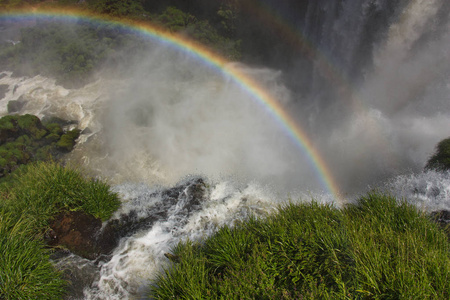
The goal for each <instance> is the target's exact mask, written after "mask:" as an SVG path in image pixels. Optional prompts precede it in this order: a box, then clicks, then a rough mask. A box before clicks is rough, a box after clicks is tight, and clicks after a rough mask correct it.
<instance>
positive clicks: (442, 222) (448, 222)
mask: <svg viewBox="0 0 450 300" xmlns="http://www.w3.org/2000/svg"><path fill="white" fill-rule="evenodd" d="M430 216H431V219H432V220H433V221H434V222H436V223H437V224H438V225H439V226H440V227H441V228H442V229H443V230H444V231H445V233H447V236H448V238H449V239H450V211H448V210H439V211H433V212H432V213H431V214H430Z"/></svg>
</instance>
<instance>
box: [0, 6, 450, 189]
mask: <svg viewBox="0 0 450 300" xmlns="http://www.w3.org/2000/svg"><path fill="white" fill-rule="evenodd" d="M306 7H307V11H306V12H305V13H304V16H303V17H302V18H303V19H301V20H300V19H299V21H298V25H299V26H304V28H300V29H299V39H300V38H301V36H302V35H304V36H305V38H307V39H308V40H310V41H312V42H314V48H315V51H316V52H317V53H316V55H313V56H311V55H305V53H303V52H302V51H300V50H298V51H297V52H296V49H290V51H289V53H290V55H288V56H285V57H283V60H284V61H283V62H282V63H281V62H280V63H279V64H278V65H277V63H276V62H275V63H274V61H271V63H270V65H271V67H270V68H269V67H267V66H266V65H265V64H264V62H259V63H257V64H254V65H245V64H242V63H240V64H239V63H235V62H230V63H229V65H228V66H225V67H224V68H225V69H226V68H227V67H233V68H239V69H240V71H242V72H244V73H245V74H246V75H247V76H249V77H251V78H253V79H254V80H255V81H256V82H258V84H259V85H260V86H261V87H263V88H264V89H265V90H266V91H267V92H268V93H270V95H271V96H272V97H273V98H274V99H276V101H278V102H279V103H280V104H281V105H282V106H283V107H284V109H285V110H286V111H288V112H289V113H290V115H291V116H292V117H293V118H294V119H295V120H296V123H297V125H298V126H300V127H301V128H302V129H303V130H304V131H305V133H306V134H307V136H308V138H309V139H310V140H311V142H312V144H313V145H314V147H315V148H316V150H317V152H318V153H319V154H320V155H321V157H322V158H323V159H324V161H325V163H326V164H327V166H328V168H329V169H330V172H331V174H332V175H333V177H334V179H335V181H336V182H337V184H338V186H339V187H340V189H341V191H342V192H343V194H353V193H358V192H364V191H366V190H367V189H369V188H372V187H376V186H378V185H381V184H383V183H384V182H386V181H389V180H390V179H391V178H393V177H394V176H397V175H400V174H405V173H411V172H421V171H422V170H423V167H424V165H425V164H426V161H427V159H428V157H429V156H430V155H431V154H432V153H433V151H434V146H435V145H436V143H437V142H439V141H440V140H442V139H444V138H446V137H448V136H449V135H450V133H449V128H450V126H449V125H450V101H449V96H448V95H449V94H450V93H449V89H450V82H449V78H450V76H449V75H450V63H449V61H450V60H449V58H450V57H449V56H450V53H449V51H447V49H449V46H450V29H449V27H450V25H449V24H450V22H449V17H448V15H449V14H448V12H449V9H450V8H449V4H448V3H447V2H446V1H444V0H433V1H419V0H415V1H409V2H408V1H397V2H395V3H394V2H389V1H379V2H377V3H376V4H374V3H372V2H371V1H363V2H361V3H359V4H358V5H356V4H355V1H353V0H352V1H350V0H348V1H343V2H342V3H341V4H339V5H338V4H337V3H331V4H330V3H328V4H325V3H317V4H314V5H313V4H310V5H307V6H306ZM320 9H326V10H329V11H336V12H339V13H337V14H326V15H324V16H323V17H322V18H321V19H319V20H316V21H317V22H316V23H317V24H316V23H314V24H315V25H314V26H315V27H311V26H312V25H313V22H312V19H311V20H310V18H313V16H315V15H317V14H318V12H317V11H316V10H320ZM445 12H447V13H445ZM379 14H386V16H384V17H383V18H381V17H379ZM87 25H88V24H87V23H83V26H85V27H84V28H86V26H87ZM66 26H68V25H66ZM73 26H77V24H73ZM318 28H320V30H319V29H318ZM108 30H109V29H108ZM108 30H106V31H105V32H106V33H108V34H110V33H109V31H108ZM301 30H303V33H302V32H301ZM67 31H68V32H71V34H76V33H77V32H83V31H77V30H69V29H68V30H67ZM127 35H128V36H130V35H131V34H130V33H129V32H128V33H127ZM8 38H9V36H8ZM14 38H16V36H14ZM136 41H139V42H136ZM247 43H248V41H247ZM255 45H258V43H256V44H255ZM364 45H365V46H364ZM123 48H124V49H123V50H122V51H120V49H115V50H114V51H113V53H109V56H108V57H107V59H106V60H105V62H104V66H103V71H98V70H97V71H96V73H95V76H93V77H92V81H91V82H90V83H88V84H87V85H86V86H84V87H81V88H72V89H64V88H62V87H60V86H58V84H55V82H53V81H51V79H44V78H42V77H36V78H35V79H33V78H31V79H30V78H28V79H17V80H16V79H13V77H5V78H3V79H0V80H1V81H2V82H3V83H4V84H8V85H10V90H9V92H8V93H6V97H5V99H3V104H4V105H3V104H2V107H3V109H4V110H6V103H7V101H9V100H17V99H18V98H19V97H20V96H23V99H28V100H33V101H29V102H28V103H27V105H26V106H25V107H24V108H23V110H22V111H21V113H35V114H37V115H39V116H40V117H44V116H48V115H50V116H54V115H56V116H60V117H63V118H66V119H67V118H68V119H75V120H77V121H79V127H80V128H81V129H82V130H85V129H88V130H86V131H84V133H83V134H82V136H81V139H80V142H79V145H78V146H77V148H76V149H75V151H74V153H72V154H71V155H70V157H69V160H73V161H75V162H76V163H77V164H82V165H84V166H86V167H87V169H89V170H90V171H91V172H93V173H94V174H95V175H98V176H102V177H105V178H109V179H110V180H111V181H112V182H113V183H123V182H129V181H133V182H145V183H148V184H164V185H167V184H169V185H170V184H174V183H176V182H178V181H179V180H182V179H183V178H184V177H186V176H192V175H201V176H205V177H208V178H210V179H211V180H221V179H224V178H227V179H233V180H235V181H237V182H242V183H244V184H245V183H248V182H258V183H261V184H263V185H267V186H270V187H271V188H273V189H274V190H277V191H282V192H283V193H284V194H289V193H291V192H292V191H304V192H309V191H314V192H322V191H324V189H326V187H324V186H323V185H322V183H321V180H320V175H319V174H318V173H317V171H316V170H315V167H314V166H313V165H312V163H311V159H310V158H309V157H308V156H307V155H306V154H305V153H304V152H303V151H302V150H301V149H299V148H298V146H296V144H295V142H294V141H292V140H291V139H290V137H289V136H288V134H287V133H286V132H285V131H284V130H283V129H282V128H281V127H280V124H278V123H277V122H276V120H275V118H274V116H273V115H271V114H270V113H268V112H267V110H265V108H264V106H263V104H262V103H261V102H260V101H259V100H258V99H256V98H255V97H254V95H251V94H250V93H248V92H247V91H245V89H243V88H242V86H240V85H239V84H238V83H237V82H236V81H235V80H234V79H233V78H231V77H229V75H227V74H226V73H224V72H223V71H222V70H219V69H217V68H215V67H213V66H211V65H209V64H208V63H205V61H203V60H202V59H199V58H196V57H195V56H194V55H192V54H189V53H187V52H185V51H182V50H181V49H177V48H176V47H168V46H167V45H164V44H163V43H161V42H155V41H152V40H148V37H143V36H141V37H133V38H132V39H131V42H126V43H124V46H123ZM30 51H31V50H30ZM263 51H264V53H265V54H264V55H265V56H266V54H267V53H268V52H270V49H263ZM287 62H288V63H287ZM327 64H329V65H330V66H329V68H328V69H327V68H325V69H324V68H323V66H324V65H327ZM286 65H289V67H286ZM277 66H278V68H277ZM333 72H334V73H333ZM333 78H334V80H333ZM336 78H338V79H339V80H336ZM15 80H16V81H17V82H16V81H15ZM49 80H50V81H49ZM43 82H45V84H44V83H43ZM15 85H17V87H18V88H17V90H16V88H14V92H13V87H14V86H15ZM37 86H39V89H36V88H37ZM68 102H69V103H70V105H67V103H68Z"/></svg>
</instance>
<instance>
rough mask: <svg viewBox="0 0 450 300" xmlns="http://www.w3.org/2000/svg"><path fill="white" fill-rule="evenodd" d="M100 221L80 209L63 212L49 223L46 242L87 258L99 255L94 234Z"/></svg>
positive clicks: (98, 228)
mask: <svg viewBox="0 0 450 300" xmlns="http://www.w3.org/2000/svg"><path fill="white" fill-rule="evenodd" d="M101 227H102V221H101V220H100V219H96V218H95V217H93V216H91V215H88V214H86V213H83V212H80V211H70V212H67V211H66V212H63V213H61V214H59V215H58V216H56V218H55V219H54V220H53V222H52V223H51V224H50V229H51V231H50V233H49V234H48V237H47V243H48V244H49V245H50V246H64V247H65V248H67V249H69V250H70V251H71V252H73V253H75V254H77V255H79V256H81V257H84V258H88V259H95V258H97V257H98V256H99V254H100V252H101V249H99V247H98V245H97V243H96V235H97V233H98V232H99V230H100V228H101Z"/></svg>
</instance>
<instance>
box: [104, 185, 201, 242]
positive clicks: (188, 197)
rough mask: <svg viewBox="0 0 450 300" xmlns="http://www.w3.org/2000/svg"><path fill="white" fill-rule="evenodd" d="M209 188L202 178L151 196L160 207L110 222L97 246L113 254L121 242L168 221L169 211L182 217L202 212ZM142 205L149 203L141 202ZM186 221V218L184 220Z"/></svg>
mask: <svg viewBox="0 0 450 300" xmlns="http://www.w3.org/2000/svg"><path fill="white" fill-rule="evenodd" d="M206 191H207V189H206V184H205V182H204V181H203V179H202V178H194V179H192V180H188V181H186V182H184V183H181V184H179V185H177V186H175V187H173V188H169V189H164V190H161V191H158V192H155V193H153V194H151V195H148V196H147V197H149V198H154V197H156V198H159V199H161V201H160V203H159V204H158V205H155V206H153V207H150V208H147V211H142V209H143V208H142V206H140V210H141V211H139V213H138V211H136V210H131V211H130V212H128V213H127V214H121V215H120V217H119V218H117V219H113V220H110V221H108V222H107V223H106V224H105V226H104V227H103V229H102V231H101V233H100V234H99V236H98V243H99V244H101V245H102V249H105V250H110V251H112V250H113V249H114V248H115V247H116V246H117V244H118V243H119V240H120V239H121V238H123V237H127V236H131V235H133V234H134V233H136V232H138V231H141V230H148V229H149V228H151V227H152V226H153V224H154V223H155V222H157V221H159V220H163V219H166V218H167V217H168V213H169V211H171V210H172V209H173V208H174V207H175V206H179V207H178V210H179V212H180V214H182V215H183V216H187V215H189V213H190V212H192V211H196V210H198V209H200V207H201V203H202V202H203V200H204V198H205V194H206ZM140 201H146V200H145V199H141V200H140ZM184 219H187V218H184Z"/></svg>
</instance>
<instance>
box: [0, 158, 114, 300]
mask: <svg viewBox="0 0 450 300" xmlns="http://www.w3.org/2000/svg"><path fill="white" fill-rule="evenodd" d="M9 179H10V180H8V181H5V182H3V183H2V184H1V186H0V299H61V298H62V295H63V294H64V291H65V290H64V286H65V282H64V281H63V280H62V279H61V276H60V274H59V273H58V272H57V271H55V270H54V268H53V266H52V264H51V263H50V260H49V255H50V252H49V251H50V250H49V249H46V248H45V245H44V242H43V239H42V234H43V233H44V232H45V230H46V229H47V228H48V224H49V222H50V221H51V219H52V218H53V217H54V216H55V215H57V214H58V213H59V212H61V211H64V210H82V211H84V212H86V213H89V214H91V215H93V216H95V217H98V218H101V219H102V220H106V219H108V218H110V217H111V215H112V213H113V212H114V211H115V210H117V208H118V207H119V205H120V201H119V199H118V196H117V195H116V194H115V193H112V192H111V191H110V190H109V186H108V185H107V184H106V183H104V182H102V181H99V180H95V179H89V178H85V177H83V176H82V174H81V173H80V172H79V171H77V170H75V169H72V168H68V167H63V166H61V165H59V164H57V163H55V162H39V163H33V164H28V165H24V166H21V167H20V168H19V169H18V170H16V172H14V173H13V174H12V175H10V178H9Z"/></svg>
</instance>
